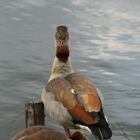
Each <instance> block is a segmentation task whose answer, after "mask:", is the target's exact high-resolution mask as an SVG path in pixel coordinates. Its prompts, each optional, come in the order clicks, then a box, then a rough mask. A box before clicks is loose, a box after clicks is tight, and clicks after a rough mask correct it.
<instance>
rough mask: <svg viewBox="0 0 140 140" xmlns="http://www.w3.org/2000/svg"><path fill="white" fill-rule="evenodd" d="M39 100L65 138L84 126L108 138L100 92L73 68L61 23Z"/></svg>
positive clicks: (107, 127)
mask: <svg viewBox="0 0 140 140" xmlns="http://www.w3.org/2000/svg"><path fill="white" fill-rule="evenodd" d="M41 100H42V102H43V104H44V107H45V109H46V110H47V113H48V114H49V116H50V117H51V118H52V119H53V120H54V121H55V122H57V123H58V124H60V125H61V126H63V127H64V130H65V134H66V135H67V136H68V137H70V136H71V132H70V129H80V128H81V126H84V127H86V128H87V129H89V130H90V131H91V132H92V134H93V135H94V136H95V137H97V138H99V139H100V140H102V139H109V138H111V136H112V131H111V128H110V126H109V124H108V122H107V119H106V117H105V114H104V112H103V103H102V95H101V93H100V91H99V90H98V88H96V86H95V85H94V84H93V82H92V80H90V79H89V78H88V77H87V76H85V75H83V74H81V73H77V72H75V71H74V70H73V67H72V64H71V59H70V42H69V32H68V28H67V27H66V26H64V25H60V26H58V27H56V33H55V58H54V62H53V65H52V69H51V74H50V78H49V80H48V82H47V84H46V85H45V86H44V87H43V90H42V93H41Z"/></svg>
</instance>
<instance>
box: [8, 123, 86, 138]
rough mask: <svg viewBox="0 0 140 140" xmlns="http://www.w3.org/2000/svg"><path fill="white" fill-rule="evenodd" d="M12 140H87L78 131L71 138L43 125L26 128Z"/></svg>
mask: <svg viewBox="0 0 140 140" xmlns="http://www.w3.org/2000/svg"><path fill="white" fill-rule="evenodd" d="M11 140H86V139H85V136H84V134H83V133H82V132H80V131H76V132H74V133H73V135H72V136H71V137H70V138H67V137H66V136H65V135H64V134H62V133H60V132H58V131H56V130H55V129H52V128H48V127H45V126H41V125H36V126H32V127H29V128H25V129H23V130H22V131H20V132H18V133H17V134H16V135H15V136H13V137H12V138H11Z"/></svg>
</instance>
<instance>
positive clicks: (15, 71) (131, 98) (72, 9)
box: [0, 0, 140, 140]
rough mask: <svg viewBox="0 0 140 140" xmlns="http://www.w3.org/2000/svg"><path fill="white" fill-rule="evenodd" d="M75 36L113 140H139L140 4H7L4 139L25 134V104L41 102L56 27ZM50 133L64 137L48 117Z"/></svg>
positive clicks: (75, 51) (2, 11)
mask: <svg viewBox="0 0 140 140" xmlns="http://www.w3.org/2000/svg"><path fill="white" fill-rule="evenodd" d="M60 24H65V25H66V26H68V28H69V32H70V41H71V59H72V64H73V67H74V69H75V71H79V72H82V73H83V74H86V75H88V76H89V77H90V78H91V79H92V80H93V81H94V83H95V85H96V86H97V87H98V88H99V89H100V90H101V92H102V94H103V96H104V109H105V112H106V114H107V116H108V119H109V122H110V124H111V128H112V129H113V137H112V140H125V138H124V137H123V136H121V133H122V132H120V128H119V127H118V125H116V121H117V122H119V125H120V127H121V128H122V129H123V130H124V131H125V132H126V133H127V134H128V135H129V137H132V138H134V137H136V136H138V135H139V136H140V127H139V124H140V1H139V0H133V1H132V0H117V1H116V0H67V1H66V0H0V139H1V140H9V139H10V137H11V136H13V135H14V134H15V133H16V132H18V131H19V130H21V129H23V128H25V119H24V104H25V103H26V102H28V101H33V100H40V94H41V90H42V87H43V86H44V85H45V83H46V82H47V80H48V78H49V75H50V70H51V65H52V62H53V58H54V55H55V53H54V33H55V28H56V26H58V25H60ZM46 125H47V126H50V127H54V128H57V129H59V130H61V131H63V129H62V128H61V127H60V126H58V125H56V124H55V123H54V122H53V121H52V120H51V119H50V118H49V117H48V116H47V114H46Z"/></svg>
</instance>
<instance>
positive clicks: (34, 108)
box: [25, 102, 45, 128]
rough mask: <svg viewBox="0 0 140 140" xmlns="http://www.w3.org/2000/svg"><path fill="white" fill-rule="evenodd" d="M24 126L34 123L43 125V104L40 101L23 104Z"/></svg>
mask: <svg viewBox="0 0 140 140" xmlns="http://www.w3.org/2000/svg"><path fill="white" fill-rule="evenodd" d="M25 119H26V128H28V127H31V126H34V125H45V114H44V105H43V103H42V102H27V103H26V104H25Z"/></svg>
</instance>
